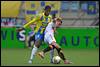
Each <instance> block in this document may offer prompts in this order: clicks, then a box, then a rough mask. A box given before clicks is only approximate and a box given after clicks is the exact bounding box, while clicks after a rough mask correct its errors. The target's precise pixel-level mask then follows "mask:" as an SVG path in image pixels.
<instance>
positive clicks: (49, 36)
mask: <svg viewBox="0 0 100 67" xmlns="http://www.w3.org/2000/svg"><path fill="white" fill-rule="evenodd" d="M61 24H62V20H61V19H60V18H55V20H54V21H53V22H51V23H49V24H48V26H47V27H46V29H45V36H44V41H45V42H46V43H48V44H49V46H48V47H47V48H45V49H44V50H43V51H42V52H39V56H41V58H44V54H45V53H46V52H48V51H50V50H52V49H54V48H56V50H57V52H58V55H59V56H60V58H61V59H62V60H63V61H64V63H65V64H70V63H71V62H70V61H69V60H66V58H65V56H64V54H63V52H62V49H61V47H60V46H59V45H58V44H57V43H56V40H55V37H54V32H55V30H56V28H58V27H59V26H60V25H61Z"/></svg>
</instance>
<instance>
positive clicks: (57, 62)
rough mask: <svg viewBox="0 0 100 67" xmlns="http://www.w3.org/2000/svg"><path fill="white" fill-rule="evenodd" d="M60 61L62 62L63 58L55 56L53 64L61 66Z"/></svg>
mask: <svg viewBox="0 0 100 67" xmlns="http://www.w3.org/2000/svg"><path fill="white" fill-rule="evenodd" d="M60 61H61V58H60V57H59V56H54V57H53V63H54V64H59V63H60Z"/></svg>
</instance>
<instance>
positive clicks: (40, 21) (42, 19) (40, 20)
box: [23, 13, 52, 33]
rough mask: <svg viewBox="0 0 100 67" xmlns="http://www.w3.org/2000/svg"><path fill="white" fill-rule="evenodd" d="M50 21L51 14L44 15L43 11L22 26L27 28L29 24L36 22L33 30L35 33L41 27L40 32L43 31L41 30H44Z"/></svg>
mask: <svg viewBox="0 0 100 67" xmlns="http://www.w3.org/2000/svg"><path fill="white" fill-rule="evenodd" d="M51 21H52V16H51V15H48V16H45V15H44V13H41V14H39V15H37V16H36V17H35V18H34V19H33V20H31V21H30V22H28V23H26V24H25V25H24V26H23V27H24V28H27V27H28V26H30V25H31V24H33V23H35V24H36V28H35V30H34V32H35V33H36V32H38V30H39V29H40V28H41V27H42V29H41V33H43V31H44V30H45V28H46V26H47V25H48V23H50V22H51Z"/></svg>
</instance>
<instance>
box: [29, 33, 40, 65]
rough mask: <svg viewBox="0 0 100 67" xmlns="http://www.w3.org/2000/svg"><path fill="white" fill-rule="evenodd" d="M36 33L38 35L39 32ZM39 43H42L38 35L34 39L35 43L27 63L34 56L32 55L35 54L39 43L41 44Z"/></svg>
mask: <svg viewBox="0 0 100 67" xmlns="http://www.w3.org/2000/svg"><path fill="white" fill-rule="evenodd" d="M38 35H39V34H38ZM35 37H37V36H36V35H35ZM41 43H42V40H41V39H40V37H38V38H37V39H36V40H35V44H34V47H33V49H32V52H31V57H30V60H29V63H30V62H32V59H33V58H34V56H35V54H36V52H37V50H38V48H39V47H40V45H41Z"/></svg>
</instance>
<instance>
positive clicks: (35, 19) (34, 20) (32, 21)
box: [23, 17, 38, 28]
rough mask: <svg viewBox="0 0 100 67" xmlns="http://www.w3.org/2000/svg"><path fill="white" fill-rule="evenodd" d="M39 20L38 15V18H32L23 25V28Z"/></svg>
mask: <svg viewBox="0 0 100 67" xmlns="http://www.w3.org/2000/svg"><path fill="white" fill-rule="evenodd" d="M37 20H38V17H37V18H34V19H33V20H31V21H30V22H28V23H26V24H25V25H24V26H23V28H26V27H28V26H29V25H31V24H33V23H35V22H36V21H37Z"/></svg>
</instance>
